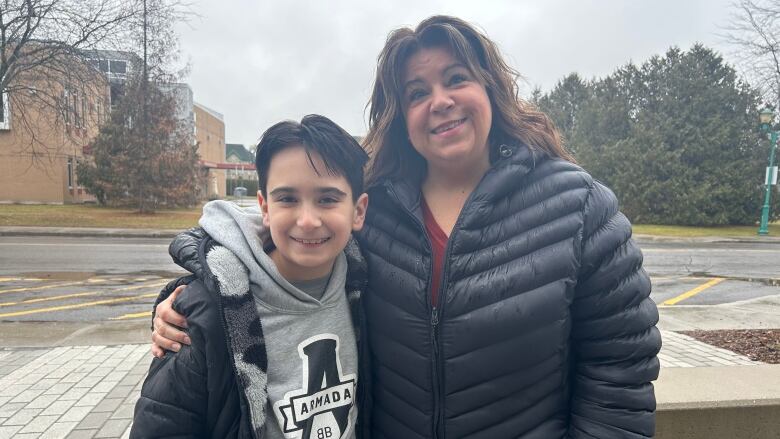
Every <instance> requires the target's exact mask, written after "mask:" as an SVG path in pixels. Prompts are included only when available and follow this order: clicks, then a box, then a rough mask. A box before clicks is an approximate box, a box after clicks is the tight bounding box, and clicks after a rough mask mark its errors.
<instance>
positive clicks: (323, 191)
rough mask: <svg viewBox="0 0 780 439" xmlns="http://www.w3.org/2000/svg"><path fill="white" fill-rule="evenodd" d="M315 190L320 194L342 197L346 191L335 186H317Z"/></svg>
mask: <svg viewBox="0 0 780 439" xmlns="http://www.w3.org/2000/svg"><path fill="white" fill-rule="evenodd" d="M317 192H319V193H320V194H334V195H339V196H342V197H346V196H347V193H346V192H344V191H342V190H341V189H339V188H337V187H320V188H317Z"/></svg>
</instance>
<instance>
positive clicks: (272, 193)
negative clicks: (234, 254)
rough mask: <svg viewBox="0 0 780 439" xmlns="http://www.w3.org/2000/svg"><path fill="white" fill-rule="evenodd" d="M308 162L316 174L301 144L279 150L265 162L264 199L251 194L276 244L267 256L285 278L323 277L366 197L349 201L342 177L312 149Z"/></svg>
mask: <svg viewBox="0 0 780 439" xmlns="http://www.w3.org/2000/svg"><path fill="white" fill-rule="evenodd" d="M312 160H313V162H314V165H315V166H316V168H317V171H319V174H320V175H317V172H315V170H314V169H313V168H312V166H311V163H309V158H308V157H307V156H306V151H305V150H304V148H303V147H302V146H291V147H287V148H285V149H283V150H281V151H279V152H278V153H276V154H275V155H274V156H273V157H272V158H271V163H270V164H269V166H268V182H267V184H266V192H267V198H266V199H264V198H263V196H262V195H261V194H260V192H259V191H258V193H257V199H258V201H259V202H260V208H261V210H262V212H263V224H264V225H265V226H266V227H268V228H269V229H270V231H271V238H272V239H273V242H274V245H275V246H276V250H274V251H273V252H271V254H270V256H271V259H272V260H273V261H274V262H275V263H276V266H277V268H278V269H279V272H280V273H281V274H282V276H284V277H285V278H286V279H288V280H291V281H298V280H309V279H317V278H321V277H325V276H327V275H328V274H329V273H330V271H331V270H332V269H333V263H334V261H335V260H336V257H337V256H338V254H339V253H340V252H341V251H342V250H344V247H345V246H346V245H347V241H348V240H349V237H350V234H351V233H352V231H357V230H360V229H361V228H362V227H363V220H364V219H365V215H366V207H367V206H368V195H366V194H362V195H360V197H359V198H358V200H357V202H355V201H352V190H351V188H350V186H349V183H348V182H347V179H346V178H345V177H343V176H340V175H338V176H334V175H330V174H329V173H328V171H327V168H326V167H325V164H324V163H323V162H322V159H321V158H320V157H319V156H318V155H316V154H314V153H313V154H312Z"/></svg>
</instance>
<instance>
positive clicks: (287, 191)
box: [268, 186, 298, 195]
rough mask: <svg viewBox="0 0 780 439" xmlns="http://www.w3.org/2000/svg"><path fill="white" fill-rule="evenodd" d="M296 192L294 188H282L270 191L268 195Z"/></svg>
mask: <svg viewBox="0 0 780 439" xmlns="http://www.w3.org/2000/svg"><path fill="white" fill-rule="evenodd" d="M290 192H298V191H297V190H296V189H295V188H294V187H288V186H282V187H278V188H276V189H274V190H272V191H271V192H270V193H269V194H268V195H277V194H282V193H290Z"/></svg>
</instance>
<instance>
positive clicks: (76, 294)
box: [0, 292, 100, 307]
mask: <svg viewBox="0 0 780 439" xmlns="http://www.w3.org/2000/svg"><path fill="white" fill-rule="evenodd" d="M98 294H100V293H98V292H88V293H74V294H64V295H62V296H51V297H41V298H40V299H28V300H22V301H19V302H4V303H0V307H4V306H14V305H22V304H27V303H38V302H47V301H50V300H60V299H70V298H71V297H84V296H95V295H98Z"/></svg>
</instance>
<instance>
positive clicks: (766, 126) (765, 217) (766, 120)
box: [758, 108, 777, 235]
mask: <svg viewBox="0 0 780 439" xmlns="http://www.w3.org/2000/svg"><path fill="white" fill-rule="evenodd" d="M774 118H775V114H774V112H772V110H770V109H768V108H766V109H764V110H761V113H760V114H759V119H760V122H761V131H762V132H764V133H767V134H768V135H769V167H767V168H766V191H765V193H764V207H763V208H762V209H761V225H760V226H759V228H758V234H759V235H768V234H769V202H770V199H771V196H772V184H773V183H774V181H775V180H774V179H776V178H777V170H776V169H775V150H776V149H777V131H774V130H772V121H773V120H774Z"/></svg>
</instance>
